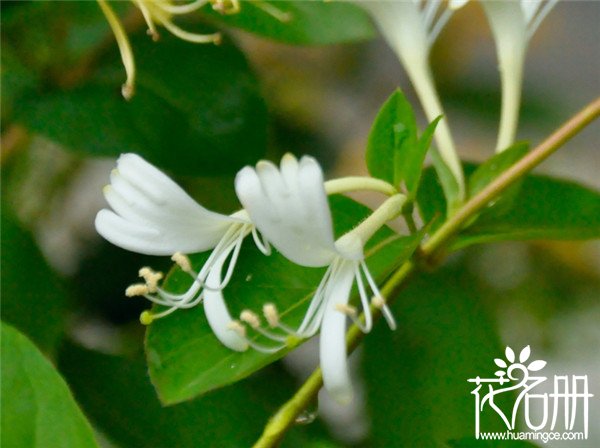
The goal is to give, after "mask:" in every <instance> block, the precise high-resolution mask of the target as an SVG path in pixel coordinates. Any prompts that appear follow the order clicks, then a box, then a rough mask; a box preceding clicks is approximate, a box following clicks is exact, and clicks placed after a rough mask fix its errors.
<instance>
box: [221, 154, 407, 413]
mask: <svg viewBox="0 0 600 448" xmlns="http://www.w3.org/2000/svg"><path fill="white" fill-rule="evenodd" d="M235 188H236V192H237V195H238V198H239V199H240V202H241V203H242V205H243V206H244V208H245V210H246V211H247V212H248V215H249V216H250V218H251V220H252V222H253V223H254V224H255V225H256V227H257V228H258V229H259V230H260V232H261V234H263V236H264V237H265V238H266V239H267V240H268V241H269V242H270V243H271V244H272V245H273V246H274V247H275V248H276V249H277V250H279V251H280V252H281V253H282V254H283V255H284V256H285V257H286V258H288V259H289V260H290V261H292V262H294V263H296V264H299V265H302V266H308V267H325V266H327V267H328V268H327V271H326V273H325V275H324V276H323V279H322V280H321V283H320V284H319V286H318V287H317V290H316V292H315V294H314V296H313V298H312V300H311V303H310V305H309V307H308V310H307V312H306V314H305V316H304V319H303V321H302V323H301V324H300V326H299V327H298V329H296V330H293V329H291V328H289V327H287V326H285V325H284V324H282V323H281V322H279V318H278V316H277V312H276V310H275V308H274V306H272V305H269V306H266V307H265V309H264V315H265V318H266V319H267V322H268V324H269V327H271V329H275V330H277V329H278V330H281V332H282V333H283V334H279V333H273V332H272V331H269V330H265V329H263V328H262V327H261V326H260V322H259V321H258V317H257V316H256V315H254V314H252V313H251V314H248V313H249V312H246V314H245V315H244V313H242V316H240V319H241V321H242V322H245V323H247V324H249V325H250V327H251V328H253V329H254V330H257V331H259V332H260V333H261V334H263V335H265V336H267V337H269V338H270V339H272V340H274V341H276V342H278V344H277V345H276V346H274V347H264V346H261V345H258V344H256V343H255V342H253V341H251V340H250V339H248V338H247V337H246V335H245V327H243V326H242V325H241V324H240V323H237V324H234V325H232V327H231V328H232V330H234V331H236V332H238V334H239V335H240V337H243V338H245V339H246V340H247V342H248V344H249V345H250V346H252V347H254V348H255V349H257V350H261V351H265V352H274V351H278V350H280V349H282V348H284V347H285V346H286V341H287V338H288V337H289V336H293V337H299V338H308V337H311V336H313V335H314V334H315V333H316V332H317V331H319V329H320V330H321V366H322V369H323V381H324V384H325V387H326V389H327V390H328V391H329V392H330V393H331V394H332V396H333V397H334V398H335V399H336V400H337V401H339V402H342V403H347V402H349V401H350V400H351V397H352V387H351V383H350V380H349V377H348V373H347V365H346V356H347V354H346V339H345V335H346V331H345V329H346V318H347V317H350V318H351V319H352V320H353V321H354V322H355V323H356V324H357V325H359V327H360V328H361V329H362V330H363V331H364V332H368V331H370V330H371V327H372V320H373V319H372V315H371V310H370V303H373V304H374V305H375V306H376V307H379V308H380V309H382V311H383V314H384V316H385V318H386V319H387V321H388V324H389V325H390V327H392V328H395V321H394V319H393V316H392V314H391V312H390V311H389V309H388V308H387V306H386V304H385V301H384V300H383V298H382V297H381V293H380V291H379V289H378V287H377V284H376V282H375V280H374V279H373V277H372V275H371V274H370V272H369V270H368V268H367V266H366V263H365V261H364V254H363V247H364V244H365V243H366V242H367V240H368V239H369V238H370V237H371V236H372V234H373V233H375V231H376V230H377V229H379V228H380V227H381V226H382V225H384V224H385V222H387V221H388V220H389V219H391V218H392V217H393V214H397V213H399V212H400V211H401V208H402V205H403V204H404V201H405V197H404V196H403V195H396V196H392V197H391V198H390V199H388V200H387V201H386V202H385V203H384V205H383V206H382V207H380V209H378V211H376V212H375V213H374V214H373V215H371V217H370V218H368V219H367V220H365V221H364V222H363V223H361V224H359V226H358V227H356V228H355V229H354V230H352V231H350V232H348V233H347V234H345V235H344V236H342V237H341V238H340V239H338V240H337V241H336V240H335V237H334V233H333V226H332V218H331V211H330V209H329V204H328V202H327V193H326V190H325V186H324V181H323V172H322V170H321V167H320V166H319V164H318V163H317V161H316V160H315V159H313V158H312V157H307V156H304V157H302V159H301V160H300V161H299V162H298V161H297V160H296V158H295V157H294V156H292V155H290V154H286V155H285V156H284V157H283V159H282V160H281V166H280V168H279V169H278V168H277V166H275V165H274V164H272V163H270V162H265V161H262V162H259V163H258V164H257V166H256V169H253V168H251V167H246V168H244V169H242V170H241V171H240V172H239V173H238V175H237V176H236V180H235ZM373 220H375V221H376V223H374V221H373ZM355 281H356V284H357V289H358V291H359V296H360V300H361V305H362V308H363V311H364V313H365V322H364V324H363V323H362V322H360V321H359V320H358V318H357V315H358V313H357V310H356V309H355V308H354V307H352V306H350V305H349V304H348V302H349V299H350V292H351V289H352V285H353V284H354V282H355ZM371 297H373V300H372V301H370V298H371Z"/></svg>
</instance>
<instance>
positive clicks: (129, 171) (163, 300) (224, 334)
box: [95, 154, 269, 350]
mask: <svg viewBox="0 0 600 448" xmlns="http://www.w3.org/2000/svg"><path fill="white" fill-rule="evenodd" d="M104 196H105V198H106V200H107V202H108V204H109V205H110V206H111V208H112V210H108V209H104V210H101V211H100V212H98V214H97V216H96V222H95V224H96V230H97V231H98V233H99V234H100V235H102V236H103V237H104V238H105V239H107V240H108V241H110V242H111V243H113V244H115V245H116V246H119V247H122V248H124V249H127V250H130V251H133V252H138V253H141V254H146V255H172V259H173V261H174V262H176V263H177V264H178V265H179V266H180V267H181V268H182V270H183V271H184V272H186V273H188V274H189V275H190V276H192V278H193V279H194V281H193V283H192V285H191V286H190V288H189V289H188V290H187V291H186V292H184V293H183V294H173V293H171V292H168V291H166V290H164V289H163V288H161V287H159V286H158V282H159V281H160V280H161V279H162V274H161V273H157V272H154V271H152V270H151V269H150V268H142V269H140V273H139V274H140V277H142V278H143V279H144V280H145V283H140V284H135V285H132V286H130V287H129V288H127V291H126V295H127V296H130V297H131V296H138V295H141V296H144V297H146V298H147V299H148V300H150V301H152V302H154V303H156V304H159V305H162V306H165V307H167V309H166V310H164V311H161V312H159V313H156V314H153V313H151V312H150V311H145V312H144V313H142V315H141V316H140V320H141V321H142V323H144V324H150V323H151V322H152V321H153V320H156V319H158V318H161V317H164V316H167V315H168V314H171V313H172V312H174V311H176V310H178V309H189V308H192V307H194V306H196V305H198V304H199V303H201V302H202V301H204V308H205V311H206V315H207V319H208V321H209V323H210V325H211V327H212V329H213V331H214V332H215V334H216V335H217V337H218V338H219V339H220V340H221V342H223V344H225V345H226V346H228V347H230V348H232V349H234V350H243V349H245V343H244V341H242V340H241V339H239V338H238V337H237V335H236V334H232V333H231V332H229V331H227V326H228V324H229V323H230V322H231V321H232V319H231V317H230V316H229V314H228V312H227V308H226V305H225V303H224V300H223V296H222V294H221V290H222V289H223V288H225V286H226V285H227V284H228V283H229V280H230V279H231V277H232V275H233V270H234V267H235V263H236V261H237V258H238V255H239V253H240V249H241V246H242V243H243V241H244V239H245V237H246V236H248V235H250V234H252V236H253V238H254V241H255V243H256V245H257V246H258V248H259V249H260V250H261V251H262V252H263V253H265V254H268V253H269V246H268V244H267V243H265V242H262V241H261V240H260V238H259V237H258V234H257V231H256V227H255V226H254V225H253V224H252V223H251V222H250V219H249V217H248V214H247V213H246V212H245V211H244V210H240V211H238V212H236V213H234V214H232V215H231V216H227V215H221V214H219V213H215V212H211V211H209V210H207V209H205V208H204V207H202V206H201V205H199V204H198V203H197V202H196V201H194V200H193V199H192V198H191V197H190V196H189V195H188V194H187V193H186V192H185V191H183V189H181V188H180V187H179V186H178V185H177V184H176V183H175V182H173V180H171V179H170V178H169V177H168V176H167V175H166V174H164V173H163V172H162V171H160V170H159V169H157V168H156V167H154V166H153V165H151V164H150V163H148V162H146V161H145V160H144V159H142V158H141V157H140V156H138V155H135V154H123V155H121V157H119V159H118V161H117V168H116V169H115V170H113V171H112V173H111V175H110V185H107V186H106V187H105V188H104ZM207 250H212V253H211V254H210V256H209V257H208V259H207V261H206V262H205V263H204V265H203V267H202V268H201V270H200V271H199V272H195V271H194V270H193V268H192V266H191V263H190V261H189V259H188V258H187V257H186V256H185V255H183V253H196V252H204V251H207ZM227 260H229V261H228V265H227V268H226V269H225V275H224V276H223V275H222V274H223V270H224V266H225V263H226V262H227Z"/></svg>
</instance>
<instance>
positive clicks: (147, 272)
mask: <svg viewBox="0 0 600 448" xmlns="http://www.w3.org/2000/svg"><path fill="white" fill-rule="evenodd" d="M138 275H139V276H140V277H142V278H143V279H144V280H145V281H146V286H148V292H156V289H157V288H158V282H159V281H160V280H162V278H163V273H162V272H155V271H153V270H152V269H150V268H149V267H143V268H141V269H140V270H139V272H138Z"/></svg>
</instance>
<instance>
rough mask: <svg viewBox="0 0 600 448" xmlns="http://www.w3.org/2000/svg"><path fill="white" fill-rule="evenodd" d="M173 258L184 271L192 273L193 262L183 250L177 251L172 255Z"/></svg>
mask: <svg viewBox="0 0 600 448" xmlns="http://www.w3.org/2000/svg"><path fill="white" fill-rule="evenodd" d="M171 260H173V261H174V262H175V263H176V264H177V266H179V267H180V268H181V270H182V271H183V272H187V273H188V274H191V273H192V262H191V261H190V259H189V257H188V256H187V255H184V254H182V253H181V252H175V253H174V254H173V256H172V257H171Z"/></svg>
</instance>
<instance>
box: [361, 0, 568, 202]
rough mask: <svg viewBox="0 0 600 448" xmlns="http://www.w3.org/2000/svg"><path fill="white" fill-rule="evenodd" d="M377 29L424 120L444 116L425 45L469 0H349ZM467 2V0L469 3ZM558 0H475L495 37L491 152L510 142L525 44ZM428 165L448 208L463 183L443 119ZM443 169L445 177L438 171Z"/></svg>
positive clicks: (461, 196) (457, 198)
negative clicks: (497, 95)
mask: <svg viewBox="0 0 600 448" xmlns="http://www.w3.org/2000/svg"><path fill="white" fill-rule="evenodd" d="M352 1H353V2H354V3H356V4H357V5H359V6H360V7H362V8H364V9H365V10H366V11H367V12H368V13H369V14H370V15H371V17H372V18H373V21H374V22H375V23H376V24H377V26H378V27H379V29H380V31H381V34H382V35H383V37H384V38H385V39H386V40H387V42H388V44H389V45H390V47H391V48H392V50H394V52H395V53H396V55H397V56H398V59H399V60H400V62H401V63H402V65H403V66H404V68H405V70H406V73H407V74H408V77H409V78H410V80H411V82H412V84H413V86H414V88H415V91H416V93H417V95H418V97H419V100H420V102H421V104H422V106H423V109H424V111H425V115H426V116H427V118H428V120H429V121H430V122H431V121H434V120H435V119H436V118H437V117H439V116H440V115H445V114H444V109H443V107H442V104H441V101H440V99H439V95H438V93H437V90H436V88H435V83H434V79H433V74H432V72H431V67H430V65H429V55H430V52H431V48H432V46H433V44H434V43H435V41H436V39H437V38H438V36H439V35H440V33H441V31H442V30H443V28H444V27H445V26H446V24H447V23H448V21H449V19H450V18H451V16H452V15H453V14H454V13H455V11H456V10H458V9H460V8H462V7H463V6H464V5H465V4H467V3H469V0H448V1H441V0H398V1H378V0H352ZM472 2H473V1H472V0H471V3H472ZM557 2H558V0H479V2H478V3H479V4H480V5H481V6H482V7H483V10H484V12H485V14H486V16H487V18H488V22H489V24H490V28H491V29H492V33H493V35H494V39H495V41H496V50H497V51H496V52H497V56H498V61H499V69H500V77H501V82H502V112H501V117H500V126H499V132H498V140H497V143H496V151H497V152H500V151H503V150H505V149H506V148H508V147H509V146H510V145H512V144H513V142H514V140H515V135H516V131H517V124H518V118H519V105H520V100H521V84H522V80H523V66H524V61H525V54H526V50H527V45H528V42H529V40H530V39H531V37H532V36H533V34H534V33H535V31H536V29H537V28H538V27H539V25H540V23H541V22H542V20H543V19H544V18H545V17H546V15H547V14H548V13H549V12H550V11H551V10H552V8H553V7H554V6H555V5H556V3H557ZM435 139H436V143H437V151H438V152H437V153H436V152H433V153H432V156H436V155H437V154H438V153H439V156H436V157H434V160H433V162H434V165H435V167H436V169H437V170H438V172H440V181H441V182H442V186H443V188H444V191H445V193H446V197H447V198H448V199H449V201H448V204H449V211H450V212H452V211H453V210H455V209H456V208H457V207H458V206H460V205H461V203H462V202H463V200H464V199H465V194H466V190H465V181H464V174H463V170H462V166H461V163H460V160H459V158H458V155H457V151H456V147H455V144H454V140H453V138H452V133H451V132H450V127H449V124H448V120H447V119H445V120H442V121H441V122H440V123H439V124H438V126H437V130H436V133H435ZM446 172H448V175H445V174H444V173H446Z"/></svg>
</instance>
